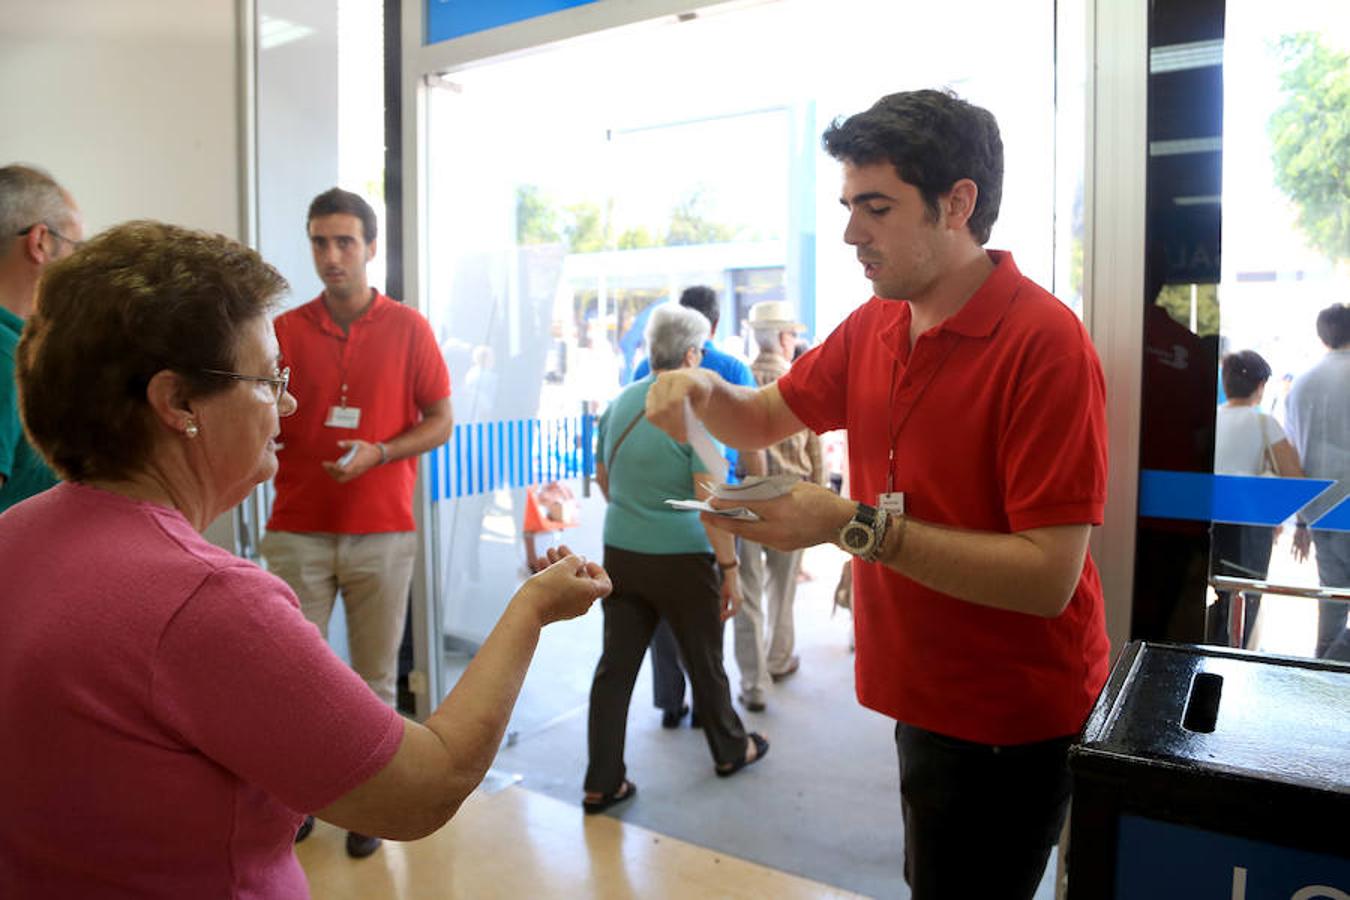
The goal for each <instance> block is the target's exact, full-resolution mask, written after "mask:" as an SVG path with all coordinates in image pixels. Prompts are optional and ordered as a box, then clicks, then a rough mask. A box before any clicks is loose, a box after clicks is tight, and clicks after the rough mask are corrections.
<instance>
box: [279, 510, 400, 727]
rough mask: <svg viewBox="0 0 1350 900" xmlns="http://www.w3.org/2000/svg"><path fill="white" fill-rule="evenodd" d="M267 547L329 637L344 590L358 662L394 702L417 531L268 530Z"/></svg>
mask: <svg viewBox="0 0 1350 900" xmlns="http://www.w3.org/2000/svg"><path fill="white" fill-rule="evenodd" d="M261 550H262V553H263V558H264V559H266V561H267V568H268V569H269V570H270V571H271V572H272V574H274V575H276V576H277V577H279V578H280V579H281V580H283V581H285V582H286V583H287V584H288V585H290V587H291V590H293V591H295V593H296V595H297V596H298V597H299V598H300V609H301V611H303V612H304V614H305V618H306V619H308V620H309V621H311V622H313V623H314V624H315V625H317V626H319V631H320V632H322V634H323V636H324V639H325V640H327V638H328V619H329V618H330V617H331V616H332V615H333V604H334V603H335V602H336V601H337V595H338V593H339V592H341V594H342V605H343V607H344V608H345V609H346V611H347V645H348V648H349V649H350V651H351V658H352V668H353V669H355V670H356V673H357V674H358V675H360V676H361V678H362V679H364V680H365V682H366V684H368V685H370V689H371V690H372V691H374V692H375V694H376V695H377V696H378V697H379V698H380V699H381V700H383V701H384V702H385V703H387V704H389V705H390V706H395V704H396V691H397V681H398V648H399V644H400V643H401V642H402V640H403V626H404V623H405V621H406V619H407V615H408V587H409V585H411V584H412V574H413V564H414V562H415V561H416V559H417V533H416V532H414V531H394V532H387V533H382V534H329V533H323V532H309V533H301V532H293V531H269V532H268V533H267V534H266V535H265V536H264V537H263V540H262V544H261Z"/></svg>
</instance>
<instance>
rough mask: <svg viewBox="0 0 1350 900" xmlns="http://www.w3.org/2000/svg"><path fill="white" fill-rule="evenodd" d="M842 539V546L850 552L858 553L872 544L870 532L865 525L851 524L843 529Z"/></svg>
mask: <svg viewBox="0 0 1350 900" xmlns="http://www.w3.org/2000/svg"><path fill="white" fill-rule="evenodd" d="M843 538H844V544H845V545H847V546H848V548H849V549H850V550H853V551H854V552H858V551H861V550H864V549H866V547H867V545H868V544H870V543H871V542H872V532H871V530H870V529H868V528H867V527H866V526H865V525H858V524H857V523H852V524H850V525H849V526H848V527H847V528H845V529H844V534H843Z"/></svg>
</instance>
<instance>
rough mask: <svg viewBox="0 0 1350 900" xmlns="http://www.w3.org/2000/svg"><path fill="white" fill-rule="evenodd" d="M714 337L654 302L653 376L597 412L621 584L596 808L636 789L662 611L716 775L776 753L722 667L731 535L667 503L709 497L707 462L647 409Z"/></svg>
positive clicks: (594, 716) (596, 732) (607, 641)
mask: <svg viewBox="0 0 1350 900" xmlns="http://www.w3.org/2000/svg"><path fill="white" fill-rule="evenodd" d="M707 337H708V320H707V319H706V318H704V317H703V316H702V315H701V314H700V313H698V312H695V311H694V310H692V309H688V308H686V307H683V306H678V305H676V304H673V303H672V304H667V305H663V306H661V307H658V308H657V309H655V310H653V311H652V315H651V318H650V319H649V321H648V324H647V347H648V354H649V357H650V359H651V364H652V373H653V374H651V375H649V376H648V377H646V378H643V379H641V380H639V381H636V382H634V383H633V384H631V385H629V386H628V387H627V388H625V389H624V390H623V392H622V393H620V394H619V396H618V397H616V398H615V399H614V401H613V402H612V403H610V405H609V408H608V409H606V410H605V412H604V414H603V415H602V416H601V417H600V423H599V429H598V438H597V445H596V446H597V454H596V455H597V462H596V480H597V481H598V482H599V484H600V490H601V491H602V492H603V493H604V495H605V499H606V500H608V501H609V507H608V508H607V510H606V512H605V563H604V565H605V569H606V570H607V571H608V572H609V575H610V579H611V580H612V581H613V584H614V590H613V593H612V594H610V596H609V598H608V599H606V600H605V601H604V603H603V609H604V615H605V636H604V649H603V651H602V652H601V656H600V662H599V663H598V664H597V665H596V667H595V679H594V681H593V682H592V683H591V706H590V728H589V739H588V750H589V754H590V764H589V766H588V767H587V769H586V781H585V791H586V795H585V798H584V799H583V800H582V806H583V808H584V809H585V810H586V812H588V813H596V812H601V811H602V810H605V809H608V808H609V807H611V806H613V805H614V804H615V803H618V802H620V801H623V800H627V799H629V798H630V797H632V796H634V795H635V794H636V793H637V787H636V786H635V785H634V784H633V782H632V781H630V780H628V777H627V768H626V766H625V764H624V758H623V751H624V733H625V731H626V729H627V726H628V705H629V702H630V701H631V699H632V695H633V682H634V680H635V679H636V678H637V673H638V669H639V667H640V666H641V665H642V657H643V654H644V653H645V652H646V650H647V644H648V643H649V642H650V641H651V638H652V633H653V632H654V631H655V630H656V626H657V624H658V623H659V622H660V621H661V620H663V619H664V620H665V621H666V622H667V623H669V625H670V628H671V631H673V632H674V634H675V640H676V642H677V643H678V644H679V647H680V654H681V656H682V657H683V659H684V662H685V665H686V667H687V669H688V674H689V681H690V684H691V687H692V690H693V695H694V708H695V709H697V710H698V712H699V716H700V718H701V719H702V723H703V733H704V736H705V737H706V738H707V740H708V748H709V750H711V751H712V757H713V763H714V766H715V771H716V772H717V774H718V775H719V776H727V775H733V774H735V773H736V772H739V771H740V770H741V769H743V768H745V766H747V765H749V764H751V763H753V762H756V761H758V760H760V759H762V758H763V757H764V754H765V753H767V752H768V750H769V742H768V741H767V740H765V739H764V737H763V736H762V735H759V734H755V733H751V734H747V733H746V731H745V727H744V726H743V725H742V724H741V720H740V717H739V716H737V715H736V711H735V710H734V709H733V708H732V705H731V691H730V687H729V685H728V682H727V673H726V670H725V669H724V668H723V666H722V631H723V622H725V621H726V620H727V619H729V618H731V617H732V616H733V615H735V614H736V609H737V607H738V606H739V605H740V599H741V598H740V589H739V586H738V579H737V578H736V564H737V563H736V551H735V544H734V539H733V538H732V537H731V535H730V534H729V533H727V532H725V531H721V530H718V529H712V528H705V527H704V525H703V523H702V522H701V521H700V520H699V517H698V513H697V512H695V511H692V510H681V509H675V508H673V507H671V506H669V505H668V504H667V503H666V502H665V501H666V500H667V499H670V498H687V497H689V496H690V495H691V494H692V495H695V496H698V497H700V498H706V497H707V494H708V492H707V490H706V489H705V488H703V487H702V486H701V485H700V484H699V482H700V481H701V480H705V479H706V469H705V468H704V466H703V464H702V463H701V462H700V461H699V458H698V455H697V454H695V453H694V451H693V448H692V447H690V445H688V444H680V443H676V442H675V441H674V440H672V439H671V438H670V437H668V436H667V435H666V433H665V432H663V431H661V430H660V429H659V428H656V427H655V426H653V425H652V424H651V423H650V422H648V421H647V420H646V417H645V416H644V414H643V410H644V409H645V406H646V401H647V391H648V390H649V389H650V388H651V385H652V382H653V381H654V379H655V375H656V373H659V372H662V371H666V370H669V369H678V368H681V367H694V366H697V365H698V364H699V361H700V359H701V358H702V354H703V350H702V348H703V342H704V341H705V340H706V339H707ZM700 475H703V476H704V478H702V479H701V478H700V477H699V476H700Z"/></svg>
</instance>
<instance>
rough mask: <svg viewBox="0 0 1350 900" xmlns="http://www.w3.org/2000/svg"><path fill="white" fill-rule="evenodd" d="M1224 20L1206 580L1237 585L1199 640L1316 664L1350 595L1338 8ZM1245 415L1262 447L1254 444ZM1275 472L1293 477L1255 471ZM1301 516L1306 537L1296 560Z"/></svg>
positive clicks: (1347, 28)
mask: <svg viewBox="0 0 1350 900" xmlns="http://www.w3.org/2000/svg"><path fill="white" fill-rule="evenodd" d="M1226 18H1227V24H1226V34H1225V38H1224V42H1223V59H1224V67H1223V71H1224V97H1225V102H1224V109H1223V147H1224V155H1223V198H1222V199H1223V204H1222V210H1223V235H1224V248H1223V251H1224V252H1223V256H1222V264H1221V267H1220V272H1221V278H1220V282H1219V285H1218V307H1217V312H1218V317H1217V321H1216V322H1215V324H1216V325H1217V330H1218V335H1219V350H1220V354H1221V361H1220V371H1221V377H1220V383H1219V385H1218V390H1219V401H1220V405H1219V407H1218V412H1217V415H1216V423H1217V426H1216V446H1215V472H1216V474H1217V475H1220V476H1232V479H1231V481H1230V480H1228V479H1221V480H1220V482H1219V484H1218V486H1217V487H1216V491H1215V493H1216V498H1215V506H1216V509H1215V514H1214V519H1215V525H1214V531H1213V536H1214V547H1213V551H1212V553H1211V560H1212V565H1211V575H1212V576H1218V577H1219V578H1220V579H1222V578H1224V577H1228V578H1230V579H1236V581H1228V582H1224V581H1219V582H1218V587H1219V588H1220V589H1221V590H1219V591H1218V592H1212V594H1211V599H1212V600H1213V601H1214V602H1213V603H1212V604H1211V605H1210V607H1209V611H1210V615H1209V623H1208V635H1207V636H1208V637H1209V638H1210V639H1211V640H1214V641H1218V642H1225V643H1229V644H1238V643H1242V644H1244V645H1245V646H1248V647H1251V648H1256V649H1261V650H1266V651H1270V652H1274V653H1283V654H1293V655H1300V656H1311V655H1314V654H1317V655H1323V656H1325V655H1327V654H1328V653H1329V652H1333V651H1331V650H1330V646H1331V644H1332V643H1333V642H1334V641H1336V640H1339V641H1340V644H1339V646H1338V649H1337V650H1335V651H1334V652H1335V653H1339V654H1343V655H1344V657H1345V658H1350V644H1347V643H1346V641H1345V630H1344V623H1345V609H1346V604H1345V601H1344V600H1343V599H1336V597H1337V596H1339V597H1342V598H1343V597H1345V596H1346V595H1347V593H1346V592H1347V590H1350V567H1347V563H1350V530H1348V529H1350V504H1347V503H1345V502H1343V501H1344V498H1345V497H1346V493H1347V480H1348V479H1350V441H1348V440H1347V435H1350V364H1345V363H1346V362H1347V354H1350V349H1341V350H1339V351H1333V350H1330V349H1329V348H1328V347H1327V346H1326V345H1325V344H1324V341H1323V339H1322V338H1321V337H1319V315H1321V318H1322V324H1323V326H1324V327H1323V332H1324V336H1326V337H1330V333H1331V332H1335V333H1336V334H1338V335H1339V336H1338V337H1335V338H1331V339H1333V340H1350V333H1347V327H1348V326H1347V325H1346V324H1345V322H1346V318H1347V313H1346V309H1345V307H1344V306H1343V305H1341V304H1343V303H1344V301H1345V299H1346V298H1347V297H1350V220H1348V219H1347V217H1346V214H1345V210H1346V208H1347V203H1350V195H1347V193H1346V187H1345V171H1346V165H1347V163H1350V151H1348V150H1347V146H1348V145H1347V141H1346V134H1347V132H1348V131H1350V15H1347V14H1346V12H1345V11H1344V10H1343V9H1342V8H1340V7H1339V6H1337V5H1335V4H1324V3H1318V2H1307V0H1293V2H1286V3H1280V4H1267V3H1259V2H1255V0H1230V2H1229V3H1228V6H1227V14H1226ZM1196 202H1208V198H1203V197H1202V198H1197V199H1196ZM1202 306H1203V307H1205V310H1204V312H1202V315H1203V314H1207V313H1208V309H1209V304H1208V303H1202ZM1335 306H1339V309H1340V312H1339V313H1337V312H1335V311H1334V310H1333V311H1330V312H1327V313H1325V314H1324V313H1323V311H1324V310H1330V309H1331V308H1333V307H1335ZM1337 323H1339V324H1337ZM1333 383H1335V385H1336V386H1335V387H1334V388H1330V385H1332V384H1333ZM1296 386H1297V387H1296ZM1329 388H1330V392H1329ZM1253 422H1260V423H1263V424H1264V425H1265V426H1266V427H1267V431H1266V434H1265V436H1264V437H1261V436H1259V435H1257V437H1255V438H1253V435H1254V434H1257V433H1256V432H1254V431H1252V426H1251V423H1253ZM1282 441H1287V444H1286V445H1285V446H1286V447H1289V448H1291V449H1292V450H1293V451H1295V452H1296V455H1297V457H1298V458H1297V460H1293V462H1297V463H1298V464H1300V469H1298V470H1290V469H1288V465H1290V464H1292V463H1291V462H1286V461H1285V460H1283V459H1281V457H1280V454H1279V453H1276V454H1275V462H1277V463H1281V465H1279V466H1272V465H1269V464H1268V463H1267V462H1266V459H1267V458H1268V457H1267V455H1266V454H1265V453H1263V452H1262V448H1263V446H1272V447H1274V448H1275V449H1276V450H1278V449H1279V447H1280V444H1281V442H1282ZM1273 468H1278V469H1279V470H1280V472H1279V474H1284V475H1295V474H1306V475H1307V476H1308V478H1307V479H1306V480H1304V481H1302V482H1299V481H1291V482H1288V483H1283V484H1282V483H1279V482H1277V481H1276V480H1275V479H1271V478H1269V477H1261V476H1262V475H1269V474H1271V471H1270V470H1271V469H1273ZM1304 470H1306V471H1304ZM1230 495H1231V496H1230ZM1239 501H1240V502H1239ZM1298 521H1305V522H1309V523H1311V525H1312V526H1313V528H1312V529H1311V537H1312V538H1313V541H1312V546H1311V547H1310V548H1309V552H1308V554H1307V555H1306V556H1304V555H1303V553H1302V550H1303V545H1304V536H1305V535H1306V533H1307V532H1306V531H1305V532H1304V533H1302V534H1301V533H1300V530H1299V529H1298V528H1297V527H1296V522H1298ZM1244 579H1245V580H1255V581H1264V582H1269V583H1270V585H1271V589H1270V590H1268V591H1267V590H1263V589H1261V588H1260V587H1259V586H1253V585H1244V584H1242V581H1243V580H1244ZM1244 587H1245V588H1246V590H1245V592H1244V591H1242V588H1244ZM1225 588H1226V589H1225ZM1286 589H1291V590H1286ZM1319 590H1324V592H1325V594H1326V596H1325V597H1324V598H1323V599H1318V598H1317V597H1316V596H1313V595H1314V594H1316V593H1317V592H1318V591H1319ZM1240 594H1245V597H1246V602H1245V603H1237V602H1235V601H1234V600H1233V598H1235V597H1237V596H1239V595H1240ZM1263 595H1264V596H1263ZM1319 621H1320V623H1321V628H1322V629H1323V631H1324V634H1323V636H1322V638H1321V639H1320V640H1319ZM1338 626H1339V627H1338Z"/></svg>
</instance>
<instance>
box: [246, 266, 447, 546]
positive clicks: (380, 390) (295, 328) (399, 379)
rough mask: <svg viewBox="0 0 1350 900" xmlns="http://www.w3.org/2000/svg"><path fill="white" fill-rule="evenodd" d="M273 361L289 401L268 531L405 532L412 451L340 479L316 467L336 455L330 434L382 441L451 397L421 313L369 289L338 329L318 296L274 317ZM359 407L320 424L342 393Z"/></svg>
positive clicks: (409, 521)
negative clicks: (354, 315)
mask: <svg viewBox="0 0 1350 900" xmlns="http://www.w3.org/2000/svg"><path fill="white" fill-rule="evenodd" d="M275 324H276V332H277V342H278V343H279V344H280V345H281V357H282V365H284V366H290V367H291V388H290V390H291V393H292V394H293V395H295V399H296V402H297V403H298V408H297V409H296V412H295V414H294V415H291V416H287V417H285V418H283V419H282V420H281V437H280V438H279V442H280V443H281V444H282V446H281V448H280V449H279V450H278V451H277V460H278V461H279V463H280V468H279V469H278V470H277V477H276V492H277V495H276V502H275V503H274V504H273V506H272V517H271V519H270V520H268V523H267V527H268V528H269V529H272V530H275V531H300V532H336V533H340V534H373V533H376V532H388V531H412V530H413V528H414V527H415V526H414V522H413V512H412V495H413V487H414V485H415V484H416V482H417V458H416V457H409V458H407V459H400V460H395V461H394V462H390V463H386V464H385V465H383V466H376V467H375V468H373V469H370V470H369V471H367V472H366V473H365V474H364V475H362V476H361V477H360V478H357V479H356V480H354V481H349V482H347V483H346V484H339V483H338V482H337V481H335V480H334V479H333V477H332V476H331V475H329V474H328V473H327V472H325V471H324V469H323V466H322V465H320V463H321V462H323V461H325V460H326V461H330V462H331V461H334V460H336V459H337V458H338V457H340V456H341V455H342V453H343V450H342V448H341V447H339V446H338V443H337V442H338V441H341V440H350V439H354V438H359V439H360V440H363V441H370V442H372V443H373V442H375V441H389V440H392V439H393V438H395V437H397V436H399V435H400V434H402V433H403V432H405V431H407V430H408V429H409V428H411V427H413V426H414V425H416V424H417V423H418V422H420V421H421V419H422V410H423V409H425V408H426V407H428V406H431V405H432V404H433V403H436V402H438V401H440V400H444V399H445V398H446V397H449V396H450V375H449V373H448V372H447V371H446V368H445V360H444V358H443V357H442V356H441V352H440V348H439V347H437V345H436V339H435V337H434V336H433V335H432V333H431V327H430V326H429V325H427V320H426V319H424V318H423V317H422V315H421V314H420V313H418V312H417V311H416V310H414V309H410V308H408V307H406V306H404V305H403V304H401V303H397V302H395V301H393V300H390V299H389V298H388V297H386V296H384V295H383V294H380V293H378V292H377V293H376V294H375V300H374V302H373V303H372V304H371V306H370V308H369V309H368V310H366V311H365V313H363V314H362V315H361V317H360V318H359V319H357V320H356V321H354V322H352V323H351V325H350V326H349V329H348V331H347V332H343V330H342V328H341V327H340V326H339V325H338V324H337V323H336V322H334V321H333V317H332V316H331V315H329V313H328V307H327V306H325V305H324V303H323V297H322V296H319V297H318V298H316V299H314V300H312V301H310V302H309V303H306V304H305V305H304V306H300V307H297V308H296V309H293V310H290V311H289V312H286V313H283V314H282V315H280V316H278V317H277V319H276V323H275ZM344 383H345V384H346V385H347V406H348V407H356V408H358V409H360V410H361V416H360V421H359V423H358V424H357V427H355V428H334V427H332V426H329V425H325V424H324V422H325V421H326V420H327V419H328V414H329V410H330V409H331V408H332V407H334V406H337V405H338V404H339V403H340V402H341V400H342V385H343V384H344Z"/></svg>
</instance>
